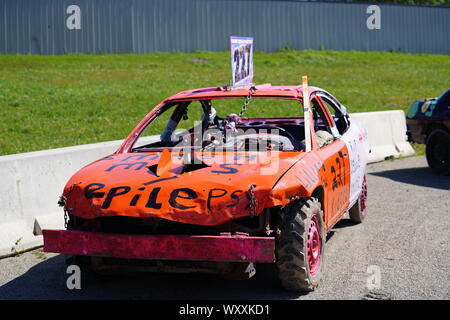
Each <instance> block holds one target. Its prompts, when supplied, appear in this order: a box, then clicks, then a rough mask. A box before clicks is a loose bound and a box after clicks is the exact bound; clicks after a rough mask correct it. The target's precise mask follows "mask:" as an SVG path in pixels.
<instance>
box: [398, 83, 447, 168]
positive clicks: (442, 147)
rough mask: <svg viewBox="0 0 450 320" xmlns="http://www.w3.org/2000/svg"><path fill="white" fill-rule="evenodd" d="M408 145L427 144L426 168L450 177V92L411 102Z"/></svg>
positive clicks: (407, 121) (408, 115)
mask: <svg viewBox="0 0 450 320" xmlns="http://www.w3.org/2000/svg"><path fill="white" fill-rule="evenodd" d="M406 124H407V126H408V130H407V134H408V139H409V141H411V142H417V143H425V144H426V149H425V150H426V157H427V161H428V165H429V166H430V168H432V169H433V170H434V171H435V172H436V173H438V174H443V175H449V174H450V89H448V90H447V91H445V92H444V93H443V94H442V95H440V96H439V97H437V98H428V99H423V100H417V101H414V102H413V103H412V105H411V107H410V108H409V111H408V113H407V115H406Z"/></svg>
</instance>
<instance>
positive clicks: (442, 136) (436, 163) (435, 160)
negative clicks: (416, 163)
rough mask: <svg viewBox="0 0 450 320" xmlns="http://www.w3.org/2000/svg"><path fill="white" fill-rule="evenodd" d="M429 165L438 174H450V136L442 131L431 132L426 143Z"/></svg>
mask: <svg viewBox="0 0 450 320" xmlns="http://www.w3.org/2000/svg"><path fill="white" fill-rule="evenodd" d="M425 153H426V157H427V162H428V165H429V166H430V168H431V169H433V171H435V172H436V173H437V174H442V175H449V174H450V134H449V133H448V132H447V131H445V130H442V129H436V130H434V131H432V132H431V134H430V135H429V136H428V138H427V141H426V147H425Z"/></svg>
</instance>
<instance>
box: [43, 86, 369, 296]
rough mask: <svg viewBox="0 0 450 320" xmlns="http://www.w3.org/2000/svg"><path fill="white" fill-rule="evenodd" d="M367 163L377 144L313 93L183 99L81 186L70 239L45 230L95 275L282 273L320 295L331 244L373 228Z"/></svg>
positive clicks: (67, 202)
mask: <svg viewBox="0 0 450 320" xmlns="http://www.w3.org/2000/svg"><path fill="white" fill-rule="evenodd" d="M263 115H264V116H263ZM266 115H270V116H266ZM368 153H369V147H368V141H367V134H366V131H365V130H364V129H363V128H362V127H361V126H360V125H359V124H358V123H357V122H355V121H353V119H352V118H351V117H349V115H348V114H347V112H346V109H345V107H344V106H343V105H341V104H340V103H339V102H338V100H336V98H334V97H333V96H332V95H331V94H329V93H328V92H326V91H325V90H322V89H320V88H316V87H308V86H307V83H306V82H305V83H304V84H303V85H299V86H272V85H270V84H264V85H257V86H252V87H247V88H237V89H230V88H227V87H212V88H203V89H195V90H189V91H184V92H181V93H178V94H176V95H174V96H171V97H170V98H167V99H166V100H164V101H163V102H161V103H160V104H159V105H158V106H156V107H155V108H154V109H153V110H152V111H151V112H150V113H149V114H148V115H147V116H146V117H145V118H144V119H143V120H142V121H141V122H140V123H139V124H138V125H137V126H136V127H135V129H134V130H133V131H132V132H131V133H130V135H129V136H128V137H127V138H126V139H125V140H124V142H123V144H122V145H121V146H120V148H119V149H118V150H117V151H116V152H115V153H113V154H112V155H109V156H107V157H104V158H102V159H100V160H97V161H95V162H93V163H91V164H89V165H87V166H86V167H84V168H82V169H81V170H80V171H78V172H77V173H76V174H75V175H74V176H72V178H71V179H70V180H69V181H68V183H67V185H66V186H65V188H64V192H63V195H62V196H61V199H60V205H61V206H63V207H64V211H65V216H66V228H67V230H44V250H45V251H47V252H57V253H63V254H68V255H74V256H75V257H79V258H83V261H84V262H85V263H91V268H93V269H94V270H97V271H102V270H103V271H104V270H110V268H115V267H118V266H126V267H129V268H132V267H135V268H137V269H138V270H145V271H158V272H164V271H170V272H194V271H201V272H215V273H223V274H233V273H236V272H240V273H241V274H243V275H245V276H246V277H247V278H248V277H249V276H251V275H253V274H254V272H255V263H276V265H277V272H278V276H279V279H280V281H281V284H282V285H283V286H284V287H285V288H286V289H289V290H295V291H310V290H314V288H315V287H317V285H318V283H319V279H320V277H321V272H322V271H321V270H322V267H323V264H324V249H325V239H326V234H327V232H328V231H329V230H330V229H331V228H332V227H333V226H334V225H335V224H336V223H337V222H338V221H339V220H341V218H342V217H343V215H344V214H345V213H346V212H349V215H350V219H351V220H352V221H354V222H355V223H360V222H362V221H363V219H364V217H365V215H366V201H367V188H366V179H365V168H366V161H367V156H368ZM80 261H81V260H80Z"/></svg>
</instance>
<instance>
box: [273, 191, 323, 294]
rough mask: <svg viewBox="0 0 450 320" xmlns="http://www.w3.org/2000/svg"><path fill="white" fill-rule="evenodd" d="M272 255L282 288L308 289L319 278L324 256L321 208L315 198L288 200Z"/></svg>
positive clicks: (314, 285) (316, 283) (311, 288)
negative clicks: (273, 254)
mask: <svg viewBox="0 0 450 320" xmlns="http://www.w3.org/2000/svg"><path fill="white" fill-rule="evenodd" d="M280 231H281V233H280V235H279V236H278V238H277V244H276V255H277V267H278V276H279V278H280V281H281V284H282V285H283V287H284V288H286V289H287V290H291V291H312V290H314V289H315V288H316V287H317V286H318V284H319V281H320V277H321V270H322V266H323V260H324V255H323V253H324V245H325V229H324V222H323V211H322V210H321V205H320V202H319V201H318V200H317V199H316V198H306V199H302V200H300V201H295V202H293V203H291V204H289V205H288V206H287V207H286V209H285V210H284V212H283V214H282V221H281V225H280Z"/></svg>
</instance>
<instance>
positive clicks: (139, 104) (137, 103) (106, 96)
mask: <svg viewBox="0 0 450 320" xmlns="http://www.w3.org/2000/svg"><path fill="white" fill-rule="evenodd" d="M254 60H255V79H254V80H255V82H256V83H258V84H260V83H267V82H269V83H272V84H276V85H282V84H299V83H300V81H301V76H302V75H308V77H309V82H310V84H311V85H314V86H318V87H322V88H324V89H326V90H328V91H330V92H331V93H332V94H334V95H335V96H336V97H337V98H338V99H339V100H340V101H341V102H342V103H343V104H345V105H346V106H347V107H348V109H349V111H350V112H362V111H375V110H391V109H402V110H405V111H406V110H407V108H408V106H409V105H410V104H411V102H412V101H414V100H416V99H419V98H424V97H433V96H437V95H439V94H441V93H442V92H443V91H444V90H445V89H447V88H448V87H449V84H450V56H443V55H413V54H401V53H389V52H365V53H364V52H337V51H310V50H308V51H288V50H286V51H282V52H277V53H261V52H256V53H255V57H254ZM230 73H231V71H230V57H229V53H228V52H195V53H189V54H186V53H152V54H145V55H131V54H121V55H62V56H31V55H9V56H8V55H4V56H0V120H1V121H0V155H6V154H12V153H20V152H27V151H34V150H41V149H48V148H56V147H63V146H70V145H77V144H84V143H93V142H99V141H107V140H116V139H123V138H125V137H126V136H127V135H128V133H129V132H130V131H131V130H132V129H133V128H134V126H135V125H136V124H137V123H138V121H139V120H140V119H142V118H143V117H144V116H145V114H146V113H148V112H149V111H150V110H151V109H152V108H153V107H154V106H155V105H156V104H158V103H159V102H160V101H161V100H163V99H164V98H165V97H167V96H169V95H172V94H174V93H177V92H179V91H183V90H187V89H193V88H198V87H206V86H215V85H225V84H227V83H228V82H229V81H230V78H231V77H230ZM220 113H222V112H220ZM265 114H270V110H266V111H264V112H262V115H265Z"/></svg>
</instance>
